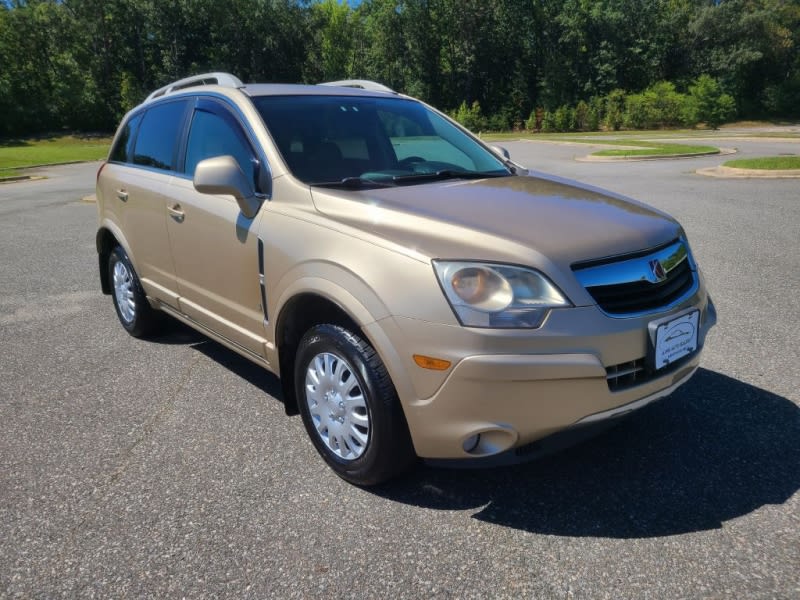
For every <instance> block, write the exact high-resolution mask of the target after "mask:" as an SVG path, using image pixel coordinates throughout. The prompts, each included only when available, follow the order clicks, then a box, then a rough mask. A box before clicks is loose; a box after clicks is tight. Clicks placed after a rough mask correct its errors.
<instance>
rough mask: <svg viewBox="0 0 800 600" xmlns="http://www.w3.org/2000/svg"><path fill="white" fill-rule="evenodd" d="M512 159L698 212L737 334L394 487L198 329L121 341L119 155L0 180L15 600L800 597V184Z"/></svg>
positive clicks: (799, 148) (712, 271) (8, 580)
mask: <svg viewBox="0 0 800 600" xmlns="http://www.w3.org/2000/svg"><path fill="white" fill-rule="evenodd" d="M735 145H736V146H739V148H740V150H741V154H742V155H743V156H748V155H764V154H777V153H780V152H792V153H798V152H800V144H797V143H794V144H790V143H783V144H776V143H772V142H767V141H758V142H735ZM507 147H508V149H509V150H510V151H511V152H512V155H513V156H514V158H515V159H517V160H518V161H519V162H522V163H523V164H526V165H528V166H535V167H536V168H538V169H540V170H543V171H548V172H552V173H557V174H561V175H564V176H568V177H577V178H580V179H582V180H584V181H588V182H590V183H592V184H594V185H598V186H602V187H607V188H611V189H613V190H614V191H617V192H621V193H625V194H628V195H631V196H634V197H637V198H639V199H641V200H644V201H646V202H648V203H651V204H653V205H655V206H657V207H659V208H662V209H664V210H667V211H669V212H670V213H672V214H674V215H675V216H677V217H678V218H679V219H680V220H681V221H682V223H683V224H684V226H685V228H686V230H687V232H688V234H689V238H690V240H691V242H692V245H693V248H694V250H695V254H696V256H697V258H698V260H699V262H700V264H701V266H702V268H703V270H704V273H705V275H706V278H707V280H708V286H709V288H710V290H711V292H712V294H713V296H714V299H715V302H716V304H717V307H718V311H719V318H720V323H719V325H718V327H717V328H716V329H715V330H714V331H712V333H711V335H710V337H709V340H708V346H707V352H706V354H705V356H704V363H703V369H702V370H701V371H700V372H699V373H698V375H697V376H696V378H695V379H694V380H693V382H692V383H691V384H690V385H688V386H686V387H685V388H683V389H681V390H679V391H678V392H677V393H676V394H674V395H673V396H672V397H671V398H669V399H667V400H665V401H662V402H660V403H657V404H656V405H653V406H651V407H648V408H646V409H644V410H642V411H640V412H639V413H637V414H636V415H635V416H633V417H631V418H630V419H628V420H626V421H624V422H623V423H622V424H620V425H619V426H617V427H616V428H615V429H613V430H611V431H609V432H607V433H605V434H603V435H602V436H600V437H598V438H595V439H593V440H592V441H590V442H587V443H585V444H583V445H581V446H578V447H575V448H572V449H570V450H568V451H566V452H564V453H561V454H559V455H556V456H553V457H550V458H546V459H543V460H540V461H538V462H534V463H529V464H527V465H522V466H517V467H511V468H505V469H495V470H490V471H487V470H468V471H463V470H440V469H432V468H428V467H421V468H420V469H419V470H418V471H416V472H415V473H414V474H412V475H411V476H409V477H407V478H406V479H403V480H401V481H398V482H395V483H393V484H391V485H388V486H386V487H384V488H381V489H378V490H372V491H366V490H362V489H359V488H356V487H353V486H351V485H348V484H346V483H344V482H343V481H341V480H339V479H338V478H337V477H336V476H335V475H334V474H333V473H332V472H331V471H329V470H328V469H327V468H326V467H325V466H324V464H323V462H322V461H321V460H320V459H319V458H318V457H317V455H316V454H315V452H314V450H313V448H312V446H311V443H310V442H309V441H308V440H307V439H306V436H305V432H304V430H303V428H302V424H301V423H300V420H299V418H286V417H284V416H283V409H282V406H281V404H280V402H279V400H278V399H276V397H279V396H280V394H279V391H278V384H277V381H276V380H275V379H274V378H273V377H271V376H269V375H267V374H265V373H264V372H262V371H260V370H259V369H258V368H256V367H255V366H252V365H251V364H250V363H248V362H247V361H245V360H244V359H241V358H239V357H238V356H237V355H235V354H232V353H231V352H229V351H227V350H225V349H224V348H222V347H220V346H219V345H217V344H215V343H212V342H210V341H207V340H206V339H204V338H203V337H202V336H200V335H198V334H195V333H192V332H191V331H188V330H186V329H185V328H183V327H180V326H178V325H175V326H172V327H170V328H169V329H168V330H167V331H165V333H164V335H163V336H162V337H160V338H159V339H157V340H156V341H150V342H144V341H139V340H135V339H133V338H131V337H129V336H128V335H127V334H125V332H124V331H123V329H122V328H121V327H120V326H119V324H118V322H117V319H116V315H115V314H114V310H113V307H112V304H111V300H110V299H109V298H108V297H105V296H102V295H101V294H100V292H99V285H98V281H97V274H96V255H95V250H94V230H95V207H94V205H93V204H87V203H83V202H81V201H80V198H81V197H82V196H84V195H86V194H88V193H91V191H92V188H93V185H94V173H95V171H96V168H97V165H73V166H66V167H59V168H51V169H49V170H47V172H46V175H48V177H49V178H48V179H46V180H42V181H31V182H26V183H15V184H4V185H0V352H1V354H0V381H1V382H2V385H1V386H0V428H2V435H0V540H2V541H1V542H0V596H2V597H9V598H12V597H43V598H44V597H46V598H54V597H62V596H66V597H92V596H96V597H103V598H107V597H114V598H120V597H137V598H138V597H152V598H167V597H203V596H216V597H236V598H241V597H250V598H264V597H269V596H274V597H323V596H324V597H329V598H330V597H334V598H338V597H360V598H378V597H404V598H420V597H425V598H473V597H474V598H486V597H536V598H722V597H731V598H733V597H735V598H798V597H800V494H798V488H800V408H798V405H800V391H799V390H800V367H799V365H800V352H799V351H798V343H797V336H798V331H800V301H799V300H798V295H799V294H800V180H754V181H751V180H719V179H710V178H704V177H700V176H698V175H695V174H694V173H693V171H694V170H695V169H697V168H700V167H706V166H714V165H715V164H719V163H720V162H722V160H723V159H721V158H719V157H709V158H701V159H692V160H680V161H658V162H639V163H627V164H616V163H615V164H592V163H578V162H575V161H573V160H572V157H573V156H574V155H583V154H585V153H586V152H587V151H588V150H587V149H586V148H584V147H575V146H564V145H555V144H542V143H530V142H515V143H509V144H507Z"/></svg>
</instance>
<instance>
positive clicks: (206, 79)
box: [145, 73, 244, 102]
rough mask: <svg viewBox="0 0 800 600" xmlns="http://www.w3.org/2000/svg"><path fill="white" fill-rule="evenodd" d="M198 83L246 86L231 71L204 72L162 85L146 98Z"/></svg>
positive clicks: (154, 97)
mask: <svg viewBox="0 0 800 600" xmlns="http://www.w3.org/2000/svg"><path fill="white" fill-rule="evenodd" d="M198 85H221V86H223V87H232V88H240V87H244V84H243V83H242V82H241V81H240V80H239V78H238V77H235V76H233V75H231V74H230V73H203V74H201V75H193V76H192V77H186V78H184V79H179V80H178V81H173V82H172V83H170V84H168V85H165V86H164V87H160V88H158V89H157V90H156V91H154V92H153V93H152V94H150V95H149V96H148V97H147V98H146V99H145V102H150V101H151V100H155V99H156V98H160V97H161V96H165V95H167V94H169V93H171V92H177V91H178V90H182V89H184V88H188V87H195V86H198Z"/></svg>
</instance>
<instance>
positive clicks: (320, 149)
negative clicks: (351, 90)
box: [253, 95, 510, 186]
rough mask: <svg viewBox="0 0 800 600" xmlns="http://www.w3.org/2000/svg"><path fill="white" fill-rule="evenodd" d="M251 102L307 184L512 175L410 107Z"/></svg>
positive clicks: (396, 101)
mask: <svg viewBox="0 0 800 600" xmlns="http://www.w3.org/2000/svg"><path fill="white" fill-rule="evenodd" d="M253 102H254V104H255V106H256V108H257V109H258V111H259V113H260V114H261V116H262V118H263V119H264V122H265V124H266V125H267V128H268V129H269V131H270V133H271V134H272V136H273V138H274V140H275V142H276V143H277V145H278V149H279V150H280V152H281V155H282V156H283V158H284V160H285V161H286V164H287V166H288V167H289V169H290V170H291V171H292V173H293V174H294V176H295V177H297V178H298V179H300V180H302V181H303V182H305V183H307V184H309V185H330V186H335V185H357V184H362V185H363V184H367V185H370V184H371V185H380V186H386V185H411V184H416V183H423V182H425V181H429V180H433V179H441V178H445V177H459V178H461V177H463V178H471V177H489V176H503V175H509V174H510V172H509V170H508V168H507V167H506V166H505V165H504V164H503V162H502V161H501V160H500V159H499V158H497V157H496V156H495V155H494V154H493V153H491V152H489V151H487V150H486V149H485V148H484V147H483V146H482V145H481V144H479V143H478V142H476V141H475V140H474V139H472V138H471V137H470V136H468V135H467V134H465V133H464V132H463V131H462V130H461V129H459V128H458V127H456V126H455V125H453V124H452V123H450V122H449V121H448V120H447V119H445V118H444V117H442V116H441V115H439V114H438V113H436V112H434V111H432V110H430V109H428V108H427V107H426V106H425V105H424V104H421V103H419V102H416V101H413V100H407V99H404V98H373V97H361V96H317V95H313V96H312V95H308V96H261V97H256V98H254V99H253Z"/></svg>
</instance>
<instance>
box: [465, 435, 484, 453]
mask: <svg viewBox="0 0 800 600" xmlns="http://www.w3.org/2000/svg"><path fill="white" fill-rule="evenodd" d="M480 442H481V434H480V433H476V434H475V435H471V436H469V437H468V438H467V439H465V440H464V444H463V445H462V447H463V448H464V452H468V453H469V452H472V451H473V450H475V448H477V447H478V444H479V443H480Z"/></svg>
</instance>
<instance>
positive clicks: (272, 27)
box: [0, 0, 800, 136]
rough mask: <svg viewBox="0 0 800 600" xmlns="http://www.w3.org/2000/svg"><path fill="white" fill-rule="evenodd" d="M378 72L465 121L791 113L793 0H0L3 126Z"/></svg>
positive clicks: (105, 121)
mask: <svg viewBox="0 0 800 600" xmlns="http://www.w3.org/2000/svg"><path fill="white" fill-rule="evenodd" d="M215 70H219V71H228V72H231V73H234V74H235V75H237V76H238V77H239V78H240V79H242V80H243V81H259V82H271V81H275V82H307V83H316V82H320V81H329V80H333V79H341V78H346V77H352V78H365V79H373V80H376V81H380V82H382V83H384V84H386V85H388V86H390V87H392V88H394V89H396V90H399V91H402V92H405V93H407V94H410V95H413V96H417V97H420V98H422V99H424V100H426V101H427V102H429V103H431V104H433V105H435V106H437V107H438V108H440V109H443V110H447V111H448V112H450V113H451V114H453V115H454V116H456V117H457V118H459V120H461V121H462V122H466V123H468V124H469V125H470V126H472V127H474V128H477V129H484V128H485V129H510V128H523V127H527V128H530V129H542V130H554V131H555V130H580V129H592V128H597V127H600V126H604V127H609V128H619V127H652V126H669V125H674V124H689V125H692V124H694V122H696V121H698V120H700V121H705V122H708V123H710V124H712V125H715V124H717V123H719V122H722V121H724V120H726V119H730V118H734V117H739V118H762V117H785V118H792V117H798V116H800V1H798V0H558V1H557V0H549V1H548V0H494V1H487V0H364V1H363V2H361V3H360V4H359V5H358V6H351V5H349V4H347V3H346V2H343V3H340V2H338V1H337V0H314V1H310V0H226V1H225V2H220V1H219V0H0V136H15V135H25V134H33V133H38V132H46V131H54V130H58V129H64V128H66V129H72V130H83V131H88V130H101V131H109V130H113V129H114V127H115V126H116V123H117V122H118V121H119V119H120V117H121V116H122V115H123V114H124V113H125V112H126V111H127V110H129V109H130V108H131V107H133V106H135V105H136V104H138V103H139V102H140V101H141V100H142V99H143V98H144V97H145V96H146V95H147V93H149V92H150V91H152V90H153V89H155V88H157V87H160V86H161V85H164V84H166V83H168V82H170V81H173V80H176V79H181V78H183V77H186V76H188V75H191V74H195V73H200V72H205V71H215Z"/></svg>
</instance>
